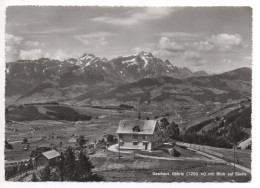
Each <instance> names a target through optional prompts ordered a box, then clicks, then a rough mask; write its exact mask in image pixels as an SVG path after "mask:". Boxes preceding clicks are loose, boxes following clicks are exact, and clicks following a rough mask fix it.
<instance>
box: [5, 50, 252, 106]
mask: <svg viewBox="0 0 260 188" xmlns="http://www.w3.org/2000/svg"><path fill="white" fill-rule="evenodd" d="M250 92H251V69H249V68H241V69H237V70H234V71H230V72H226V73H223V74H217V75H208V74H207V73H206V72H204V71H198V72H192V71H191V70H190V69H188V68H185V67H184V68H180V67H176V66H173V65H172V64H171V63H170V62H169V61H168V60H166V61H162V60H161V59H159V58H157V57H155V56H153V55H152V54H151V53H147V52H141V53H139V54H136V55H130V56H121V57H117V58H115V59H112V60H107V59H105V58H103V59H101V58H98V57H96V56H95V55H93V54H84V55H83V56H82V57H80V58H79V59H74V58H70V59H68V60H65V61H58V60H51V59H47V58H40V59H38V60H20V61H16V62H11V63H8V64H7V65H6V93H5V94H6V104H7V105H8V104H24V103H34V102H51V101H59V102H69V103H71V104H74V103H75V104H78V103H80V104H82V105H94V104H95V103H96V102H97V103H100V102H101V103H103V104H109V103H110V104H112V103H120V104H121V103H122V102H126V101H134V102H136V103H143V102H145V103H150V102H153V101H158V102H159V101H167V100H171V101H173V102H174V101H175V102H178V101H179V102H187V103H194V104H197V103H204V102H207V101H211V102H227V100H229V99H231V100H232V99H234V100H235V99H239V98H244V97H250Z"/></svg>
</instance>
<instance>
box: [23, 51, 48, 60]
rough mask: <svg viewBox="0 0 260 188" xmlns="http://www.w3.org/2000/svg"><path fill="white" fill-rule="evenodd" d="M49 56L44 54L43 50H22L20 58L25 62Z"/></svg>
mask: <svg viewBox="0 0 260 188" xmlns="http://www.w3.org/2000/svg"><path fill="white" fill-rule="evenodd" d="M46 56H48V54H44V53H43V52H42V50H41V49H30V50H20V54H19V57H20V58H21V59H23V60H26V59H31V60H33V59H39V58H41V57H46Z"/></svg>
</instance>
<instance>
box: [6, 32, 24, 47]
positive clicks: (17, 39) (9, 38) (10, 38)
mask: <svg viewBox="0 0 260 188" xmlns="http://www.w3.org/2000/svg"><path fill="white" fill-rule="evenodd" d="M5 39H6V45H14V44H18V45H19V44H21V42H22V41H23V37H21V36H15V35H11V34H6V35H5Z"/></svg>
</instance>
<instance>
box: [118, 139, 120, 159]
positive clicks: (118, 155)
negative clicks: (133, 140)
mask: <svg viewBox="0 0 260 188" xmlns="http://www.w3.org/2000/svg"><path fill="white" fill-rule="evenodd" d="M118 140H119V142H118V159H120V138H119V139H118Z"/></svg>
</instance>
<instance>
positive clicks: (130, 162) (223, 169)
mask: <svg viewBox="0 0 260 188" xmlns="http://www.w3.org/2000/svg"><path fill="white" fill-rule="evenodd" d="M91 160H92V161H93V163H94V164H95V165H96V167H97V168H96V171H95V172H96V173H97V174H99V175H102V176H103V177H105V181H109V182H120V181H122V180H123V181H127V182H212V181H218V182H227V181H228V182H230V181H241V182H248V181H250V180H251V175H250V174H249V173H243V171H241V170H237V169H236V173H237V176H236V177H234V176H232V175H230V174H232V172H233V167H231V166H227V165H221V164H214V163H206V162H204V161H192V160H185V161H168V160H167V161H166V160H158V159H147V158H139V157H136V158H134V157H133V155H127V156H123V157H122V158H120V159H118V157H117V155H115V154H114V155H113V154H110V153H107V154H105V155H104V156H103V157H95V156H93V157H91ZM173 173H175V174H173ZM201 173H203V174H201ZM204 173H206V175H205V174H204ZM217 173H218V174H217ZM228 174H229V175H228Z"/></svg>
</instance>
